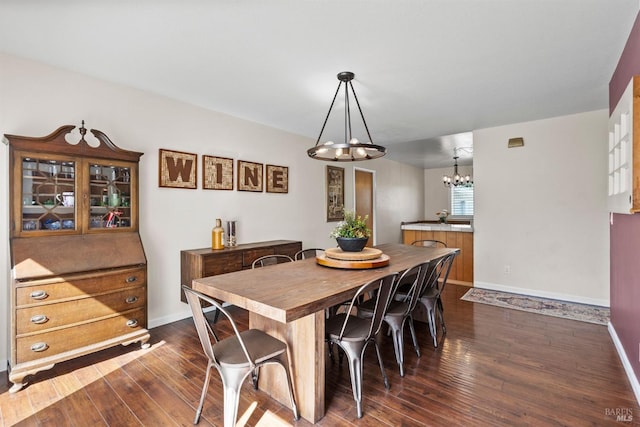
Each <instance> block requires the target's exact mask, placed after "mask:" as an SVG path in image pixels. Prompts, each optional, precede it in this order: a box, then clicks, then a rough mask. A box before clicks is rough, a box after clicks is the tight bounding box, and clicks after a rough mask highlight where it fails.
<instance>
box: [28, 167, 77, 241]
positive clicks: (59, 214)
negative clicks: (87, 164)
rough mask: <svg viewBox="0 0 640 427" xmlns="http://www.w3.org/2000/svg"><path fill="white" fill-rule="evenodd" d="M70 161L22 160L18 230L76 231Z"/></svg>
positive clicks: (73, 181) (72, 177) (74, 170)
mask: <svg viewBox="0 0 640 427" xmlns="http://www.w3.org/2000/svg"><path fill="white" fill-rule="evenodd" d="M75 175H76V163H75V162H74V161H63V160H52V159H50V158H49V159H41V158H36V157H23V158H22V230H23V231H36V230H44V231H47V230H48V231H58V230H75V229H76V223H77V221H76V209H75Z"/></svg>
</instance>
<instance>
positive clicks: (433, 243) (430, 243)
mask: <svg viewBox="0 0 640 427" xmlns="http://www.w3.org/2000/svg"><path fill="white" fill-rule="evenodd" d="M411 244H412V245H413V246H424V247H425V248H446V247H447V244H446V243H445V242H442V241H440V240H432V239H425V240H416V241H414V242H412V243H411Z"/></svg>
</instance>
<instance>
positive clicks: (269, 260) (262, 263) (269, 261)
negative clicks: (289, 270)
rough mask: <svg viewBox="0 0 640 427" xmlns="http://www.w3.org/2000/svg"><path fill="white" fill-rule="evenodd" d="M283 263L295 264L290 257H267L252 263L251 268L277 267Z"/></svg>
mask: <svg viewBox="0 0 640 427" xmlns="http://www.w3.org/2000/svg"><path fill="white" fill-rule="evenodd" d="M283 262H293V258H291V257H290V256H289V255H279V254H276V255H265V256H261V257H260V258H257V259H255V260H254V261H253V262H252V263H251V268H258V267H266V266H268V265H276V264H281V263H283Z"/></svg>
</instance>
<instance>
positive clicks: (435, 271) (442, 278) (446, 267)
mask: <svg viewBox="0 0 640 427" xmlns="http://www.w3.org/2000/svg"><path fill="white" fill-rule="evenodd" d="M456 255H457V253H456V252H452V253H450V254H447V255H445V256H443V257H442V258H438V259H436V260H433V261H431V262H430V263H429V267H428V269H427V274H426V276H425V283H424V286H423V288H422V292H421V294H424V292H425V291H426V290H427V289H429V288H436V289H437V290H438V292H437V295H439V294H440V293H441V292H442V290H443V289H444V285H446V284H447V278H448V277H449V271H451V264H453V260H454V258H455V257H456Z"/></svg>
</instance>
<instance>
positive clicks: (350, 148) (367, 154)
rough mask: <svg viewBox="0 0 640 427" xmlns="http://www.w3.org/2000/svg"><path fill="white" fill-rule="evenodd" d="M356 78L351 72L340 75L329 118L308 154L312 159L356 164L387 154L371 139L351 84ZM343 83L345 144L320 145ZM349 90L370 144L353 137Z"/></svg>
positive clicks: (327, 142)
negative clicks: (356, 162) (359, 161)
mask: <svg viewBox="0 0 640 427" xmlns="http://www.w3.org/2000/svg"><path fill="white" fill-rule="evenodd" d="M354 77H355V74H353V73H352V72H351V71H343V72H341V73H339V74H338V80H340V83H338V89H336V93H335V95H334V96H333V101H331V106H330V107H329V112H328V113H327V117H326V118H325V119H324V123H323V125H322V129H321V130H320V135H318V139H317V140H316V145H315V146H314V147H312V148H309V149H308V150H307V154H308V155H309V157H311V158H312V159H317V160H327V161H333V162H355V161H358V160H371V159H377V158H378V157H382V156H384V155H385V154H386V152H387V149H386V148H384V147H382V146H380V145H375V144H374V143H373V139H372V138H371V134H370V133H369V128H368V127H367V122H366V121H365V120H364V114H362V108H360V103H359V102H358V97H357V96H356V92H355V90H354V89H353V84H352V83H351V80H353V78H354ZM343 83H344V142H334V141H326V142H324V143H322V144H320V138H322V133H323V132H324V128H325V126H326V125H327V120H329V116H330V115H331V110H332V109H333V105H334V104H335V102H336V97H337V96H338V92H340V87H341V86H342V84H343ZM349 88H351V93H353V99H355V101H356V105H357V106H358V111H359V112H360V117H361V118H362V123H363V124H364V128H365V130H366V132H367V136H368V137H369V141H368V142H360V141H358V139H357V138H354V137H353V136H352V135H351V108H350V104H349Z"/></svg>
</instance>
